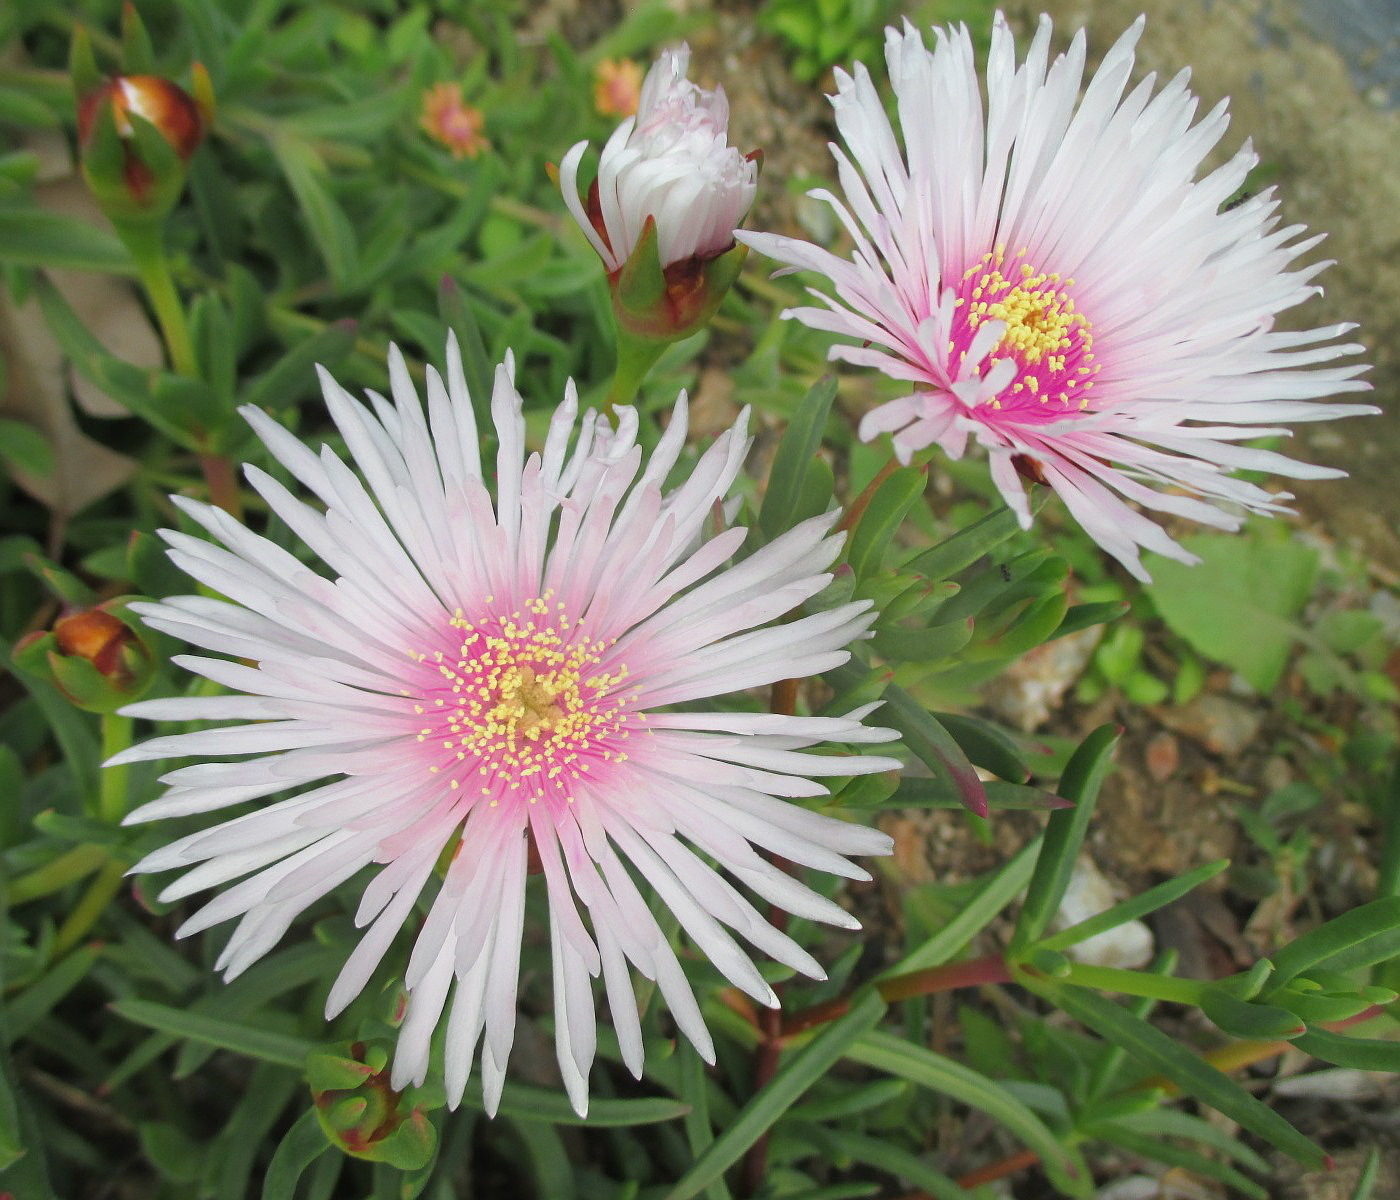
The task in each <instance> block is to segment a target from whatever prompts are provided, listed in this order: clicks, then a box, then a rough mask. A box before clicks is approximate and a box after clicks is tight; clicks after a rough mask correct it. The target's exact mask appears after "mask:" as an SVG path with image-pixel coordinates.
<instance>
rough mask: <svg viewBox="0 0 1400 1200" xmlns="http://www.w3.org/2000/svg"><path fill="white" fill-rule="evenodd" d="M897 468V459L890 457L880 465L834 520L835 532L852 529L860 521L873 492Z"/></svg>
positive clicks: (877, 489) (872, 497) (868, 505)
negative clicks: (858, 493)
mask: <svg viewBox="0 0 1400 1200" xmlns="http://www.w3.org/2000/svg"><path fill="white" fill-rule="evenodd" d="M898 470H899V460H898V459H896V458H891V459H890V461H889V462H887V463H886V464H885V465H884V466H883V467H881V468H880V471H879V473H878V474H877V475H876V476H875V478H874V479H872V480H871V481H870V482H869V483H867V484H866V485H865V490H864V491H863V492H861V494H860V495H859V496H857V497H856V498H855V499H854V500H853V501H852V502H851V506H850V507H849V508H848V509H846V512H845V515H844V516H842V518H841V519H840V520H839V521H837V522H836V532H838V533H842V532H845V531H847V530H851V529H854V528H855V527H856V525H857V524H858V523H859V522H860V519H861V517H863V516H864V515H865V510H866V509H867V508H869V507H870V501H871V500H872V499H874V497H875V493H876V492H878V491H879V490H880V485H881V484H882V483H884V482H885V480H886V479H888V478H889V477H890V476H891V475H893V474H894V473H895V472H896V471H898Z"/></svg>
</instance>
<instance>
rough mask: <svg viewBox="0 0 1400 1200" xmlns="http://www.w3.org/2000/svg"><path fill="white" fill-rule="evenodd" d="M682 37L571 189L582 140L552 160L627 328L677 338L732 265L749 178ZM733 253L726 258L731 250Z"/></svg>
mask: <svg viewBox="0 0 1400 1200" xmlns="http://www.w3.org/2000/svg"><path fill="white" fill-rule="evenodd" d="M689 62H690V49H689V47H686V46H682V47H681V48H680V49H678V50H668V51H666V52H664V53H663V54H662V55H661V57H660V59H658V60H657V62H656V65H655V66H653V67H652V69H651V71H650V72H649V73H648V74H647V77H646V81H645V82H644V83H643V84H642V93H641V100H640V103H639V105H638V108H637V115H636V116H635V117H631V118H629V119H627V120H626V121H623V122H622V124H621V125H619V126H618V127H617V131H616V132H615V133H614V134H613V135H612V137H610V138H609V139H608V142H607V145H605V146H604V147H603V152H602V155H601V157H600V159H599V163H598V177H597V179H596V180H595V181H594V183H593V185H592V187H591V188H590V189H589V192H588V196H587V200H586V202H585V200H584V199H582V198H581V197H580V194H579V189H578V168H579V163H580V162H581V160H582V158H583V153H584V151H585V150H586V149H587V146H588V143H587V142H580V143H579V144H578V145H576V146H574V147H573V148H572V149H571V150H570V151H569V153H568V154H566V155H565V156H564V160H563V162H561V163H560V164H559V177H560V185H561V187H562V189H563V193H564V203H565V204H566V205H567V206H568V209H569V212H570V213H571V214H572V215H573V217H574V219H575V220H576V221H577V222H578V223H579V225H580V227H581V228H582V229H583V232H584V234H585V235H586V236H587V237H588V240H589V242H590V243H591V244H592V246H593V248H594V249H595V250H597V251H598V254H599V255H600V256H601V258H602V260H603V263H604V265H605V266H606V267H607V270H608V279H609V282H610V283H611V285H612V289H613V307H614V311H615V312H616V313H617V316H618V322H619V324H620V325H621V327H622V328H623V329H624V330H628V331H630V332H632V333H635V334H638V335H639V336H643V337H648V338H661V339H664V340H668V341H669V340H674V339H676V338H680V337H684V336H686V335H687V334H689V333H692V332H694V330H695V329H697V328H698V327H699V325H700V324H702V323H703V322H704V321H706V320H708V319H709V317H710V316H711V315H712V314H713V312H714V310H715V308H716V307H717V306H718V304H719V301H720V299H721V298H722V297H723V295H724V292H725V290H727V289H728V287H729V285H730V283H732V282H733V280H734V277H735V276H736V275H737V274H738V270H739V266H740V265H741V264H742V261H743V249H742V248H741V247H736V246H735V243H734V230H735V228H736V227H737V226H738V224H739V222H740V221H741V220H743V218H744V215H745V214H746V213H747V212H748V210H749V207H750V205H752V204H753V198H754V193H755V192H756V191H757V188H758V155H757V153H754V154H749V155H747V156H746V155H743V154H740V153H739V151H738V150H736V149H735V148H734V147H733V146H731V145H729V142H728V125H729V104H728V102H727V101H726V100H725V98H724V90H723V89H722V88H716V89H715V90H714V91H713V92H710V91H706V90H705V89H703V88H700V87H698V86H696V85H695V84H694V83H692V82H691V81H690V80H689V79H687V78H686V68H687V66H688V64H689ZM731 260H732V261H731Z"/></svg>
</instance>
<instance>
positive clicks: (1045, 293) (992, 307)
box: [949, 246, 1098, 408]
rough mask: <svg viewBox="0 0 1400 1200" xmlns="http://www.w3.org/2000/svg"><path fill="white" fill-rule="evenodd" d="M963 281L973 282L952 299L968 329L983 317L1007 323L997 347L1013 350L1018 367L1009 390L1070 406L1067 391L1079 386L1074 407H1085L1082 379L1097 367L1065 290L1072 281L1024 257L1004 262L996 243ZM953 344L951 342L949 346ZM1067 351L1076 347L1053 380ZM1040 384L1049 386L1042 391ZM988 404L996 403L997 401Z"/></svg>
mask: <svg viewBox="0 0 1400 1200" xmlns="http://www.w3.org/2000/svg"><path fill="white" fill-rule="evenodd" d="M1025 255H1026V251H1025V249H1024V248H1023V249H1021V250H1018V251H1017V252H1016V256H1015V257H1016V259H1024V258H1025ZM1003 268H1007V271H1008V273H1007V274H1003ZM962 281H963V284H964V287H966V285H967V284H969V283H971V284H972V288H971V290H970V291H966V292H965V293H964V295H963V297H961V298H960V299H959V300H958V301H957V304H958V306H959V307H962V306H964V305H966V313H965V317H966V320H967V325H968V328H969V329H970V330H975V329H976V328H977V327H978V326H980V325H982V324H983V323H984V322H986V321H1003V322H1005V324H1006V332H1005V333H1004V334H1002V337H1001V340H1000V341H999V342H998V343H997V347H996V348H997V350H1000V351H1003V352H1009V353H1011V354H1013V355H1014V356H1015V357H1016V359H1017V360H1018V361H1019V362H1020V364H1021V367H1022V370H1021V372H1020V375H1019V377H1018V378H1017V380H1016V382H1015V383H1014V384H1013V385H1012V387H1011V389H1010V390H1011V391H1012V392H1013V393H1015V392H1029V393H1030V394H1031V395H1032V396H1036V397H1038V398H1039V399H1040V400H1041V401H1046V400H1051V399H1054V400H1058V401H1060V402H1061V403H1064V404H1069V403H1070V395H1071V389H1081V390H1080V391H1078V393H1077V395H1076V399H1077V400H1078V407H1079V408H1084V407H1086V406H1087V405H1088V402H1089V401H1088V397H1087V396H1086V395H1085V394H1084V390H1087V389H1089V388H1092V387H1093V386H1094V385H1093V382H1092V381H1091V380H1088V379H1086V378H1084V377H1085V376H1089V375H1093V374H1096V373H1097V371H1098V365H1097V364H1094V365H1092V366H1091V365H1090V364H1091V363H1092V360H1093V357H1094V355H1093V345H1094V339H1093V336H1092V334H1091V333H1090V332H1089V329H1090V326H1089V322H1088V320H1087V319H1086V318H1085V317H1084V314H1083V313H1081V312H1079V311H1077V310H1076V308H1075V304H1074V298H1073V297H1072V296H1070V295H1069V294H1068V289H1069V288H1071V287H1073V286H1074V280H1073V279H1062V278H1061V277H1060V276H1059V275H1058V274H1056V273H1054V272H1044V271H1037V270H1036V269H1035V268H1034V267H1032V266H1031V265H1030V263H1027V262H1024V261H1023V262H1020V263H1019V265H1017V264H1016V263H1015V262H1014V261H1013V263H1012V264H1011V265H1010V266H1008V264H1007V262H1006V247H1004V246H998V247H997V248H996V249H995V250H993V251H990V252H988V253H987V254H984V255H983V256H982V258H981V261H980V262H978V263H976V264H975V265H973V266H971V267H969V268H968V269H967V270H966V271H965V272H963V277H962ZM952 348H953V347H952V344H951V343H950V345H949V349H950V350H951V349H952ZM1072 350H1074V351H1077V357H1078V365H1077V366H1076V367H1075V369H1074V371H1073V372H1072V373H1071V374H1070V376H1069V378H1067V379H1065V378H1062V379H1054V378H1053V377H1054V376H1057V375H1060V374H1061V373H1062V372H1064V371H1065V369H1066V366H1067V363H1068V356H1069V352H1070V351H1072ZM1047 377H1051V378H1047ZM1044 385H1051V386H1050V387H1047V389H1046V391H1047V394H1044V395H1042V394H1041V389H1042V386H1044ZM1051 388H1053V391H1052V390H1051ZM993 403H994V405H995V407H998V408H1000V407H1001V405H1000V402H997V401H994V402H993Z"/></svg>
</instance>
